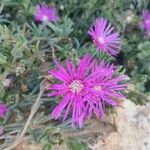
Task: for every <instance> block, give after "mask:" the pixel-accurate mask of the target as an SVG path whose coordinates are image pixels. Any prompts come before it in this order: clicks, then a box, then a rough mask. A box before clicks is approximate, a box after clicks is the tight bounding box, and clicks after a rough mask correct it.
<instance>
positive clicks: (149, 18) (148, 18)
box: [141, 10, 150, 33]
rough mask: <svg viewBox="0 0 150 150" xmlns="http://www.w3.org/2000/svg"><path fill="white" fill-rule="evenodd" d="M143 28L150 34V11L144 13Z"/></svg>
mask: <svg viewBox="0 0 150 150" xmlns="http://www.w3.org/2000/svg"><path fill="white" fill-rule="evenodd" d="M141 26H142V28H144V29H145V30H146V32H147V33H150V12H149V11H148V10H143V12H142V19H141Z"/></svg>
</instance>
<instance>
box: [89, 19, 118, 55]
mask: <svg viewBox="0 0 150 150" xmlns="http://www.w3.org/2000/svg"><path fill="white" fill-rule="evenodd" d="M88 33H89V34H90V35H91V36H92V39H93V42H94V43H95V44H96V46H97V48H98V50H99V51H104V52H106V53H109V54H110V55H112V56H116V55H117V54H118V53H119V52H118V51H117V50H118V49H119V48H120V45H121V44H120V43H121V39H120V35H119V32H115V31H114V27H113V26H112V25H111V23H108V21H107V20H106V19H104V18H99V19H97V20H96V22H95V24H94V27H91V28H90V30H89V31H88Z"/></svg>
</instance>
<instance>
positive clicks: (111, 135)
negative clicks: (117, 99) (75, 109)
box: [15, 100, 150, 150]
mask: <svg viewBox="0 0 150 150" xmlns="http://www.w3.org/2000/svg"><path fill="white" fill-rule="evenodd" d="M122 106H123V107H120V108H117V109H116V111H117V115H113V116H112V115H111V116H110V117H107V118H104V120H103V121H98V120H94V121H93V123H92V124H93V125H92V127H91V128H89V129H87V130H83V131H81V132H80V133H71V134H72V135H73V134H74V136H76V137H78V136H80V137H82V138H85V139H86V140H87V141H88V143H89V146H90V148H91V149H92V150H150V103H149V104H147V105H146V106H137V105H135V104H134V103H132V102H130V101H128V100H126V101H124V103H123V105H122ZM69 134H70V133H69ZM69 134H66V136H69ZM55 149H57V150H67V148H66V145H62V146H61V147H60V146H58V145H57V146H55V147H54V150H55ZM15 150H42V145H32V144H29V143H28V142H27V140H25V141H24V142H23V143H22V144H20V145H19V146H18V147H17V148H16V149H15Z"/></svg>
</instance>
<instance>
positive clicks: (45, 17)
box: [35, 5, 59, 22]
mask: <svg viewBox="0 0 150 150" xmlns="http://www.w3.org/2000/svg"><path fill="white" fill-rule="evenodd" d="M35 19H36V20H37V21H50V22H54V21H57V20H59V17H58V16H57V13H56V9H55V7H48V6H46V5H37V7H36V14H35Z"/></svg>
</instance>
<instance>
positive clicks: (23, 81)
mask: <svg viewBox="0 0 150 150" xmlns="http://www.w3.org/2000/svg"><path fill="white" fill-rule="evenodd" d="M39 3H45V4H47V5H55V6H56V8H57V10H58V14H59V16H60V18H61V19H60V21H58V22H57V23H48V22H45V23H38V22H36V21H35V20H34V13H35V7H36V5H37V4H39ZM143 9H150V2H149V1H148V0H53V1H52V0H51V1H49V0H44V1H43V0H32V1H31V0H2V1H0V102H5V103H6V104H8V105H9V106H10V111H9V114H8V116H7V117H6V118H5V119H4V120H2V121H1V125H3V126H4V131H5V132H4V135H3V136H0V140H1V139H5V142H4V143H2V144H1V143H0V144H1V147H6V146H7V145H8V144H10V142H12V141H13V140H14V139H15V138H16V135H17V134H18V132H19V131H20V130H21V129H22V127H23V125H24V124H25V122H26V119H27V117H28V114H29V112H30V109H31V107H32V104H33V103H34V101H35V99H36V97H37V95H38V93H39V84H40V82H41V81H42V80H43V79H47V78H48V81H51V80H52V79H51V77H49V76H48V77H47V71H48V69H50V68H52V67H53V63H52V62H53V61H52V60H53V59H54V58H57V59H60V60H61V61H62V62H63V60H64V59H65V58H66V57H69V58H70V59H72V60H73V61H75V62H78V60H79V58H80V57H81V56H82V54H84V53H86V51H88V52H89V53H91V54H92V55H94V56H96V57H97V58H103V59H105V60H106V61H110V60H112V61H113V62H114V63H115V64H116V65H120V66H123V68H125V70H126V74H127V75H128V76H129V77H130V78H131V79H130V81H129V82H130V83H131V84H133V85H135V86H134V91H129V93H128V96H129V99H130V100H132V101H133V102H135V103H136V104H145V102H147V98H145V96H146V95H148V94H149V93H150V38H146V37H145V36H144V32H143V31H142V29H141V28H140V14H141V12H142V10H143ZM98 17H105V18H106V19H108V20H110V21H111V22H112V23H113V24H114V25H115V26H116V28H117V29H118V30H119V31H120V33H121V38H122V46H121V49H120V54H119V55H118V57H117V58H110V57H109V56H107V55H106V54H101V55H99V54H98V53H96V49H95V46H94V45H93V44H92V40H91V39H90V37H89V36H88V33H87V31H88V29H89V28H90V26H92V24H93V22H94V21H95V19H96V18H98ZM51 82H52V81H51ZM141 93H142V94H141ZM41 100H42V104H41V107H40V109H39V111H38V112H37V114H36V116H35V117H34V119H33V120H32V122H31V125H30V127H29V129H28V130H27V133H28V134H30V135H31V136H32V139H33V141H35V142H38V143H39V142H41V143H44V144H45V147H44V148H45V150H47V149H51V148H52V146H53V145H55V144H61V143H63V142H66V143H67V145H68V147H69V149H72V150H74V149H81V150H82V149H86V144H85V143H84V142H81V141H79V140H77V139H76V140H72V139H71V140H68V139H65V137H63V129H65V128H68V130H71V129H70V128H69V127H70V126H69V125H70V120H68V121H66V122H64V123H62V124H61V125H58V126H56V124H58V123H59V122H56V121H54V120H52V118H51V117H50V115H49V113H50V112H51V110H50V108H51V109H52V108H53V107H54V105H55V103H54V102H57V101H58V100H57V99H54V98H47V96H46V93H45V94H44V95H43V96H42V98H41ZM48 116H49V117H48ZM8 137H9V138H8ZM1 147H0V149H1Z"/></svg>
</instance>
